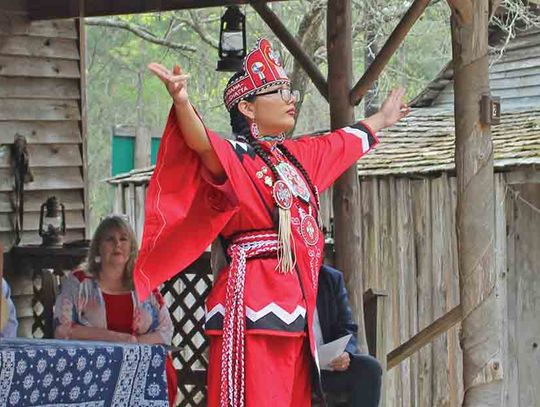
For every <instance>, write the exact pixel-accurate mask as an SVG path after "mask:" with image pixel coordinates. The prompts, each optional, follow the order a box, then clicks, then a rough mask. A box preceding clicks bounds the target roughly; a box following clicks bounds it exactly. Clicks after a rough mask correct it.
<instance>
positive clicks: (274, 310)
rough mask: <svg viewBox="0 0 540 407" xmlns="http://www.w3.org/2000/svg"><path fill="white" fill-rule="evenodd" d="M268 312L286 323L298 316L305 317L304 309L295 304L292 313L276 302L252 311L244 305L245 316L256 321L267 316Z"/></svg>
mask: <svg viewBox="0 0 540 407" xmlns="http://www.w3.org/2000/svg"><path fill="white" fill-rule="evenodd" d="M268 314H274V315H275V316H277V317H278V318H279V319H281V320H282V321H283V322H285V323H286V324H287V325H290V324H292V323H293V322H294V321H296V318H298V317H299V316H302V317H304V318H305V317H306V309H305V308H304V307H301V306H300V305H297V306H296V309H295V310H294V311H293V312H292V313H288V312H287V311H285V310H284V309H283V308H281V307H280V306H279V305H277V304H276V303H273V302H271V303H270V304H268V305H267V306H266V307H264V308H263V309H261V310H259V311H254V310H252V309H251V308H249V307H246V316H247V317H248V318H249V319H250V320H251V321H252V322H257V321H258V320H259V319H261V318H263V317H265V316H267V315H268Z"/></svg>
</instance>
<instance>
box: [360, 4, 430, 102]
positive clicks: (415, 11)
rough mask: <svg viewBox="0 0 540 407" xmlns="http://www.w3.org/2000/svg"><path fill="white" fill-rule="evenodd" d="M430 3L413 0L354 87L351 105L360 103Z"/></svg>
mask: <svg viewBox="0 0 540 407" xmlns="http://www.w3.org/2000/svg"><path fill="white" fill-rule="evenodd" d="M430 1H431V0H415V1H414V3H413V4H412V5H411V7H409V9H408V10H407V12H406V13H405V15H404V16H403V18H402V19H401V21H400V22H399V23H398V25H397V26H396V28H395V29H394V31H393V32H392V34H390V37H388V40H386V43H385V44H384V46H383V47H382V49H381V51H380V52H379V53H378V54H377V56H376V57H375V60H374V61H373V63H372V64H371V65H370V66H369V68H368V69H367V71H366V72H365V73H364V75H363V76H362V77H361V78H360V80H359V81H358V83H357V84H356V85H354V88H353V89H352V91H351V95H350V99H351V104H353V105H357V104H359V103H360V102H361V101H362V98H363V97H364V96H365V95H366V93H367V92H368V91H369V89H370V88H371V86H372V85H373V83H374V82H375V81H376V80H377V79H378V78H379V75H380V74H381V72H382V70H383V69H384V67H385V66H386V64H388V61H390V58H392V56H393V55H394V53H395V52H396V51H397V49H398V48H399V47H400V45H401V43H402V42H403V40H404V39H405V37H406V36H407V34H408V32H409V31H410V30H411V28H412V26H413V25H414V23H415V22H416V20H418V18H419V17H420V16H421V15H422V13H423V12H424V10H425V9H426V7H427V6H428V5H429V2H430Z"/></svg>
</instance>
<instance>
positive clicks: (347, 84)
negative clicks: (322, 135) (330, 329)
mask: <svg viewBox="0 0 540 407" xmlns="http://www.w3.org/2000/svg"><path fill="white" fill-rule="evenodd" d="M327 18H328V21H327V27H328V28H327V30H328V32H327V43H328V85H329V86H328V88H329V92H328V93H329V94H328V96H329V101H330V121H331V123H330V125H331V127H332V129H338V128H340V127H344V126H347V125H349V124H351V123H352V122H353V121H354V108H353V105H352V104H351V102H350V99H349V93H350V89H351V85H352V38H351V32H352V28H351V27H352V25H351V0H332V1H329V2H328V16H327ZM333 203H334V225H335V251H336V266H337V268H338V269H340V270H341V271H342V272H343V274H344V276H345V282H346V284H347V287H348V289H349V296H350V299H351V306H352V308H353V312H354V313H355V315H356V318H357V319H358V321H357V322H358V324H359V332H358V346H359V348H360V350H361V351H362V352H365V353H367V351H368V349H367V342H366V334H365V329H364V309H363V301H362V294H363V292H364V289H363V287H362V270H361V264H362V258H361V250H362V245H361V241H360V231H361V230H362V225H361V222H360V216H359V208H360V184H359V181H358V172H357V169H356V165H353V166H352V167H351V168H349V170H348V171H347V172H345V173H344V174H343V175H342V176H341V178H339V180H338V181H337V182H336V183H335V184H334V199H333Z"/></svg>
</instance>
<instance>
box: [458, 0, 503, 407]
mask: <svg viewBox="0 0 540 407" xmlns="http://www.w3.org/2000/svg"><path fill="white" fill-rule="evenodd" d="M492 1H493V0H476V1H470V3H471V7H472V11H471V13H472V14H471V16H472V17H471V18H470V19H469V20H466V19H464V18H463V14H457V13H456V12H455V11H454V12H453V13H452V18H451V29H452V61H453V65H454V117H455V121H456V126H455V129H456V130H455V131H456V142H455V161H456V181H457V182H456V183H457V208H456V231H457V253H458V264H459V289H460V298H461V306H462V309H463V321H462V323H461V330H460V341H459V342H460V345H461V349H462V351H463V389H464V394H463V404H462V405H463V406H464V407H472V406H478V405H480V404H481V405H482V406H485V407H495V406H502V405H503V404H504V403H503V399H504V393H505V392H506V390H505V389H503V387H504V386H503V375H504V372H503V369H502V364H503V363H504V360H505V357H506V356H505V355H504V350H503V349H502V345H501V343H502V333H503V326H504V324H503V322H502V318H503V316H502V313H501V301H503V300H504V299H503V298H502V297H501V296H500V294H499V286H500V282H499V279H500V276H499V273H498V272H497V268H496V255H495V252H496V247H495V240H496V239H495V189H494V186H495V182H494V175H493V140H492V137H491V127H490V124H488V123H486V122H485V121H484V120H482V117H481V114H480V111H481V109H480V102H481V100H482V97H483V96H484V95H489V92H490V90H489V56H488V49H489V42H488V30H489V10H490V3H491V2H492ZM480 400H481V403H480Z"/></svg>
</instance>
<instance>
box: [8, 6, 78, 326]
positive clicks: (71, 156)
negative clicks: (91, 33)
mask: <svg viewBox="0 0 540 407" xmlns="http://www.w3.org/2000/svg"><path fill="white" fill-rule="evenodd" d="M15 3H17V1H16V2H15ZM20 3H21V4H22V3H24V2H23V1H21V2H20ZM21 8H22V7H21ZM12 10H13V8H12ZM79 47H80V44H79V34H78V30H77V26H76V24H75V21H74V20H62V21H39V22H31V21H30V20H29V18H28V17H27V16H26V15H25V14H24V13H23V12H21V11H17V12H11V11H6V9H4V8H3V6H0V240H1V241H2V243H3V244H4V247H5V250H9V249H10V248H11V246H12V245H13V242H14V239H15V236H14V233H13V225H14V214H13V208H14V194H13V184H14V176H13V169H12V157H11V155H12V143H13V140H14V137H15V136H16V135H22V136H24V137H25V138H26V140H27V142H28V154H29V162H30V168H31V171H32V174H33V181H32V182H30V183H27V184H25V195H24V209H25V214H24V230H23V232H22V241H21V244H39V243H41V238H40V237H39V235H38V226H39V211H40V206H41V204H42V203H43V202H44V201H45V200H46V199H47V198H48V197H49V196H53V195H54V196H56V197H57V198H58V199H59V201H60V202H62V203H64V204H65V207H66V226H67V236H66V239H65V240H66V241H70V240H79V239H83V238H85V236H86V234H85V227H86V209H85V207H86V206H85V202H84V185H85V184H84V174H85V171H84V168H85V165H84V158H83V150H84V146H83V135H82V132H81V129H82V128H83V127H82V122H81V121H82V120H83V113H84V111H83V110H82V109H81V105H82V104H81V98H82V96H84V93H83V92H84V91H83V90H81V71H82V70H81V60H80V57H79V55H80V50H79ZM6 277H7V278H8V280H9V281H10V282H11V283H12V285H13V286H15V287H27V288H28V287H32V280H31V276H30V275H27V274H25V273H22V272H21V273H17V270H8V273H7V276H6ZM13 296H14V301H15V303H16V305H17V311H18V314H19V316H20V318H21V328H20V330H19V332H20V333H22V334H24V335H28V334H29V332H30V330H29V327H30V326H31V323H32V317H31V315H32V314H31V313H32V309H31V300H30V299H31V296H32V292H30V291H29V290H28V289H27V290H20V289H17V290H14V291H13Z"/></svg>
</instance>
